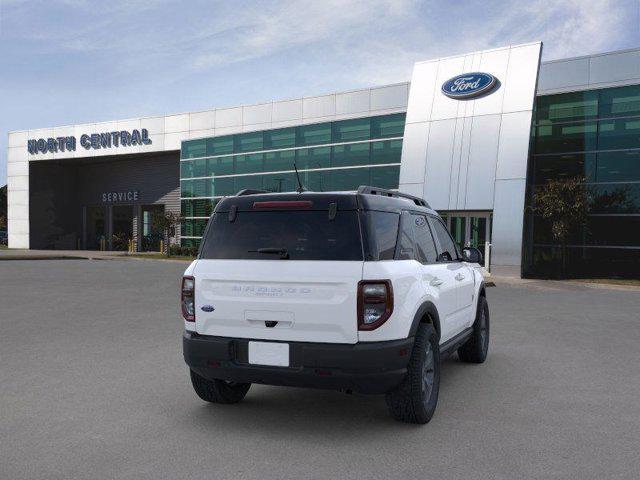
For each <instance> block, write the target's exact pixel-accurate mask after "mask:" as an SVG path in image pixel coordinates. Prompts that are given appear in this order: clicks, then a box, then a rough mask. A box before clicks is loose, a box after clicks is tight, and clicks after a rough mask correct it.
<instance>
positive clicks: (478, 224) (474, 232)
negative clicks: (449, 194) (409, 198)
mask: <svg viewBox="0 0 640 480" xmlns="http://www.w3.org/2000/svg"><path fill="white" fill-rule="evenodd" d="M440 214H441V215H442V218H443V219H444V221H445V222H446V223H447V226H448V227H449V231H450V232H451V235H452V236H453V238H454V240H455V241H456V243H457V244H458V246H459V247H460V249H462V248H464V247H475V248H477V249H478V250H480V251H481V252H482V255H483V256H484V257H485V258H486V256H487V252H486V248H485V247H486V244H487V243H489V244H490V243H491V223H492V219H493V215H492V212H440Z"/></svg>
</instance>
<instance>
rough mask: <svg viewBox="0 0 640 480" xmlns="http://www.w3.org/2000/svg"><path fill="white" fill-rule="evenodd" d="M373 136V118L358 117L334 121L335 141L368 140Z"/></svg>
mask: <svg viewBox="0 0 640 480" xmlns="http://www.w3.org/2000/svg"><path fill="white" fill-rule="evenodd" d="M370 137H371V120H370V119H369V118H356V119H354V120H343V121H340V122H333V142H335V143H338V142H355V141H357V140H368V139H369V138H370Z"/></svg>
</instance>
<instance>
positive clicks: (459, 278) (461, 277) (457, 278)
mask: <svg viewBox="0 0 640 480" xmlns="http://www.w3.org/2000/svg"><path fill="white" fill-rule="evenodd" d="M455 279H456V280H458V281H459V282H461V281H462V280H464V275H462V274H461V273H459V274H457V275H456V276H455Z"/></svg>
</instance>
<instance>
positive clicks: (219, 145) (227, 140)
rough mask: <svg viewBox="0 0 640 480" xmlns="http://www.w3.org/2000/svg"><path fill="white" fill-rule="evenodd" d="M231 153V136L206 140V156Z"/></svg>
mask: <svg viewBox="0 0 640 480" xmlns="http://www.w3.org/2000/svg"><path fill="white" fill-rule="evenodd" d="M226 153H233V135H226V136H224V137H212V138H207V155H224V154H226Z"/></svg>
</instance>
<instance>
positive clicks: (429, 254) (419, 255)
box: [411, 215, 438, 263]
mask: <svg viewBox="0 0 640 480" xmlns="http://www.w3.org/2000/svg"><path fill="white" fill-rule="evenodd" d="M411 217H412V220H413V229H414V231H415V238H416V250H417V251H416V259H417V260H418V261H419V262H421V263H433V262H435V261H436V257H437V256H438V254H437V253H436V244H435V242H434V241H433V237H432V236H431V229H430V228H429V223H428V222H427V218H426V217H425V216H424V215H411Z"/></svg>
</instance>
